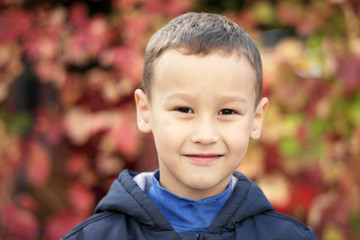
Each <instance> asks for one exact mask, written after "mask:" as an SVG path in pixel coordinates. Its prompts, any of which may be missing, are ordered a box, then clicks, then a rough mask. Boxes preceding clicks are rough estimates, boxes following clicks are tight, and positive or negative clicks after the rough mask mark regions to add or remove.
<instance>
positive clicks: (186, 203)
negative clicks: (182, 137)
mask: <svg viewBox="0 0 360 240" xmlns="http://www.w3.org/2000/svg"><path fill="white" fill-rule="evenodd" d="M158 179H159V170H158V171H156V172H155V173H154V175H153V177H152V186H151V187H150V189H149V192H148V195H149V197H150V198H151V200H152V201H153V202H154V203H155V205H156V206H157V207H158V208H159V209H160V211H161V212H162V213H163V214H164V216H165V217H166V218H167V219H168V221H169V222H170V224H171V225H172V226H173V228H174V229H175V231H177V232H190V231H191V232H196V233H204V232H205V231H206V230H207V229H208V227H209V226H210V224H211V223H212V222H213V220H214V219H215V217H216V216H217V215H218V213H219V212H220V210H221V209H222V208H223V206H224V205H225V203H226V201H227V200H228V199H229V197H230V195H231V192H232V180H231V181H230V184H229V186H228V188H227V189H226V190H225V191H224V192H222V193H220V194H218V195H215V196H212V197H207V198H203V199H199V200H193V199H188V198H184V197H180V196H177V195H175V194H173V193H171V192H169V191H168V190H166V189H165V188H163V187H161V186H160V183H159V180H158Z"/></svg>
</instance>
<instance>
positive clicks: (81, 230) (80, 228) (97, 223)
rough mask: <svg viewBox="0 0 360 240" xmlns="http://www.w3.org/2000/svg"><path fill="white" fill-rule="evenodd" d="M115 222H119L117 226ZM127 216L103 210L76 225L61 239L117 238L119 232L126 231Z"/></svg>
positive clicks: (90, 239)
mask: <svg viewBox="0 0 360 240" xmlns="http://www.w3.org/2000/svg"><path fill="white" fill-rule="evenodd" d="M114 222H117V224H116V228H115V227H114ZM127 231H128V230H127V229H126V216H125V215H124V214H117V213H114V212H101V213H97V214H95V215H93V216H91V217H89V218H88V219H87V220H85V221H84V222H82V223H80V224H78V225H77V226H75V227H74V228H73V229H72V230H70V232H69V233H67V234H66V235H65V236H64V237H62V238H61V240H72V239H77V240H80V239H87V240H92V239H104V237H105V236H106V237H105V238H106V239H117V236H118V233H119V232H121V233H122V234H124V233H126V232H127Z"/></svg>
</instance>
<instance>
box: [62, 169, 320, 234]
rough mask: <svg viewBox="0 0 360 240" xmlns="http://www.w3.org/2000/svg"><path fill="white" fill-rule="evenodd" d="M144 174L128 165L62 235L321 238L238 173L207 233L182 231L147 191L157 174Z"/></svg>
mask: <svg viewBox="0 0 360 240" xmlns="http://www.w3.org/2000/svg"><path fill="white" fill-rule="evenodd" d="M139 176H141V174H140V175H138V174H137V173H134V172H130V171H128V170H125V171H123V172H122V173H120V175H119V177H118V179H116V180H115V181H114V183H113V184H112V186H111V188H110V190H109V192H108V194H107V195H106V196H105V197H104V198H103V199H102V200H101V201H100V203H99V204H98V206H97V207H96V209H95V214H94V215H93V216H91V217H90V218H89V219H87V220H86V221H84V222H83V223H81V224H79V225H78V226H76V227H74V228H73V229H72V230H71V231H70V232H69V233H68V234H67V235H65V236H64V237H63V238H62V240H75V239H76V240H83V239H84V240H85V239H86V240H95V239H96V240H99V239H106V240H113V239H121V240H122V239H139V240H143V239H144V240H151V239H157V240H170V239H206V240H215V239H216V240H219V239H223V240H226V239H229V240H230V239H244V240H256V239H259V240H275V239H276V240H282V239H284V240H305V239H306V240H315V239H317V238H316V235H315V232H314V231H313V230H312V228H310V227H308V226H306V225H304V224H303V223H301V222H299V221H298V220H296V219H294V218H292V217H289V216H286V215H283V214H281V213H278V212H276V211H275V210H274V208H273V207H272V206H271V204H270V203H269V201H268V200H267V199H266V197H265V196H264V194H263V193H262V191H261V190H260V188H259V187H258V186H257V185H256V184H255V183H253V182H252V181H249V180H248V179H247V178H246V177H245V176H244V175H243V174H241V173H238V172H236V173H234V176H235V177H236V178H237V182H236V185H235V186H234V189H233V192H232V195H231V197H230V198H229V200H228V201H227V202H226V204H225V206H224V208H223V209H222V210H221V211H220V213H219V215H218V216H217V217H216V218H215V220H214V221H213V223H212V224H211V226H210V227H209V228H208V230H207V231H206V233H204V234H196V233H194V232H181V233H179V232H176V231H174V229H173V228H172V226H171V225H170V223H169V222H168V221H167V219H166V218H165V217H164V215H163V214H162V213H161V212H160V210H159V209H158V208H157V207H156V205H155V204H154V203H153V202H152V201H151V199H150V198H149V197H148V196H147V194H146V191H147V189H148V188H149V187H150V184H151V176H150V175H149V176H150V177H147V180H145V181H144V179H141V177H139ZM134 178H135V179H134Z"/></svg>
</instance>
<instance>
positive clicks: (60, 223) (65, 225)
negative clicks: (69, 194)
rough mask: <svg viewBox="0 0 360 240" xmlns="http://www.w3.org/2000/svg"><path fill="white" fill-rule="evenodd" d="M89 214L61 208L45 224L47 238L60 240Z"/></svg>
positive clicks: (48, 239) (47, 239)
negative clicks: (80, 213) (84, 214)
mask: <svg viewBox="0 0 360 240" xmlns="http://www.w3.org/2000/svg"><path fill="white" fill-rule="evenodd" d="M86 217H87V216H83V215H78V214H77V213H74V212H73V211H71V210H69V209H65V208H63V209H60V210H59V211H58V212H57V213H55V214H54V215H53V216H52V217H51V218H50V219H49V220H48V221H47V224H46V226H45V239H46V240H58V239H60V238H61V237H62V236H64V235H65V234H66V233H67V232H69V231H70V230H71V229H72V228H73V227H74V226H76V224H78V223H80V222H81V221H83V220H85V218H86Z"/></svg>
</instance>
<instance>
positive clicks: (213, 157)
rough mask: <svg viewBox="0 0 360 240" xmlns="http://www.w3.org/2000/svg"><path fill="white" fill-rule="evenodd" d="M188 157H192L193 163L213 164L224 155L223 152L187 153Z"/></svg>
mask: <svg viewBox="0 0 360 240" xmlns="http://www.w3.org/2000/svg"><path fill="white" fill-rule="evenodd" d="M184 156H185V157H186V158H188V159H190V161H191V162H192V163H194V164H195V165H211V164H213V163H215V162H216V161H218V160H219V159H220V158H222V157H223V156H224V155H222V154H213V153H206V154H185V155H184Z"/></svg>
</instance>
